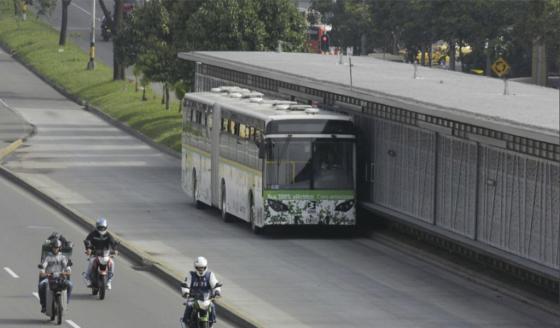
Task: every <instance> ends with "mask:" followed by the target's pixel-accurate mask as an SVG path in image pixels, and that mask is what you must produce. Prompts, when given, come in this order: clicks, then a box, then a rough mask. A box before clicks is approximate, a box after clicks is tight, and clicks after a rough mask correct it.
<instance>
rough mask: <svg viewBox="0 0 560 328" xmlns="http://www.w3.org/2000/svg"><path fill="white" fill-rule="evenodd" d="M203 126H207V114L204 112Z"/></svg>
mask: <svg viewBox="0 0 560 328" xmlns="http://www.w3.org/2000/svg"><path fill="white" fill-rule="evenodd" d="M204 126H208V114H207V113H204Z"/></svg>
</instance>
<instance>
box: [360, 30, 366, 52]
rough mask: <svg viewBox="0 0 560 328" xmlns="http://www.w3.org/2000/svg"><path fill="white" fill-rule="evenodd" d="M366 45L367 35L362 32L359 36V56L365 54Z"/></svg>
mask: <svg viewBox="0 0 560 328" xmlns="http://www.w3.org/2000/svg"><path fill="white" fill-rule="evenodd" d="M366 46H367V37H366V34H365V33H364V34H362V36H361V38H360V56H366V55H367V50H366Z"/></svg>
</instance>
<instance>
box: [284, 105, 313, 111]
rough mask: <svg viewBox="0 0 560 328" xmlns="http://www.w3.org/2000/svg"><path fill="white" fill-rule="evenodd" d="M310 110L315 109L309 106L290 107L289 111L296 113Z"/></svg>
mask: <svg viewBox="0 0 560 328" xmlns="http://www.w3.org/2000/svg"><path fill="white" fill-rule="evenodd" d="M308 108H313V107H311V106H309V105H290V107H289V108H288V109H289V110H291V111H294V112H303V111H306V110H307V109H308Z"/></svg>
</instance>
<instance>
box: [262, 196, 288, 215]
mask: <svg viewBox="0 0 560 328" xmlns="http://www.w3.org/2000/svg"><path fill="white" fill-rule="evenodd" d="M267 202H268V206H270V207H272V209H273V210H274V211H276V212H286V211H287V210H288V205H286V204H284V203H282V202H281V201H278V200H274V199H267Z"/></svg>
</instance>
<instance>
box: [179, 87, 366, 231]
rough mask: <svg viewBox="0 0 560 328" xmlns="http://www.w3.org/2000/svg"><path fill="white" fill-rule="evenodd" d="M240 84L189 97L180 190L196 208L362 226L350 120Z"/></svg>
mask: <svg viewBox="0 0 560 328" xmlns="http://www.w3.org/2000/svg"><path fill="white" fill-rule="evenodd" d="M262 96H263V95H262V94H261V93H258V92H251V91H249V90H247V89H241V88H239V87H220V88H214V89H212V91H211V92H195V93H188V94H186V95H185V98H184V100H183V104H182V106H183V135H182V178H181V180H182V187H183V190H184V191H185V192H186V193H187V194H188V195H189V196H191V197H192V199H193V201H194V203H195V204H196V205H197V207H198V208H200V207H204V206H213V207H217V208H219V209H220V210H221V215H222V219H223V220H224V221H226V222H228V221H230V220H231V219H232V217H237V218H240V219H242V220H245V221H247V222H249V223H250V225H251V229H253V231H255V233H257V232H260V231H261V230H262V228H265V227H266V226H271V225H340V226H348V227H352V226H354V225H355V224H356V195H355V184H356V181H355V180H356V179H355V157H356V147H355V143H356V136H355V128H354V125H353V122H352V119H351V118H350V117H349V116H346V115H342V114H339V113H334V112H327V111H324V110H321V109H318V108H314V107H311V106H308V105H300V104H297V103H296V102H292V101H286V100H271V99H265V98H263V97H262Z"/></svg>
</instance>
